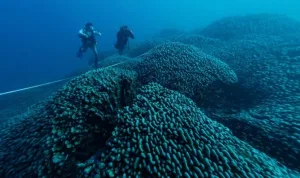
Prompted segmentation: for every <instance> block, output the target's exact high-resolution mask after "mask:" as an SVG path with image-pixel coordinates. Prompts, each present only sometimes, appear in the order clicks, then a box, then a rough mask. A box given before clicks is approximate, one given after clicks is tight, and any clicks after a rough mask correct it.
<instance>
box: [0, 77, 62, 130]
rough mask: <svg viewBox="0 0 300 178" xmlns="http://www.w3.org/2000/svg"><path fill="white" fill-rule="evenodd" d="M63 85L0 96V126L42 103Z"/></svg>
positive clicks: (58, 84)
mask: <svg viewBox="0 0 300 178" xmlns="http://www.w3.org/2000/svg"><path fill="white" fill-rule="evenodd" d="M65 83H66V82H61V83H57V84H53V85H51V86H43V87H38V88H34V89H30V90H25V91H21V92H16V93H11V94H7V95H2V96H0V125H1V124H2V123H5V122H7V121H10V120H11V119H12V117H14V116H17V115H19V114H22V113H24V112H26V111H27V110H28V107H30V106H32V105H34V104H36V103H38V102H40V101H43V100H44V99H46V98H47V97H48V96H50V95H52V94H53V93H55V92H56V91H57V90H58V89H59V88H61V87H62V86H63V85H64V84H65Z"/></svg>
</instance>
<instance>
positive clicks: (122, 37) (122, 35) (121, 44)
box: [115, 29, 134, 54]
mask: <svg viewBox="0 0 300 178" xmlns="http://www.w3.org/2000/svg"><path fill="white" fill-rule="evenodd" d="M128 38H132V39H134V35H133V33H132V32H131V31H130V30H128V29H122V30H120V31H119V32H118V34H117V43H116V44H115V48H116V49H118V50H119V53H120V54H122V52H123V50H124V48H125V46H126V44H127V42H128Z"/></svg>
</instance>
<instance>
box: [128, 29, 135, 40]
mask: <svg viewBox="0 0 300 178" xmlns="http://www.w3.org/2000/svg"><path fill="white" fill-rule="evenodd" d="M129 37H130V38H132V39H134V34H133V32H132V31H131V30H129Z"/></svg>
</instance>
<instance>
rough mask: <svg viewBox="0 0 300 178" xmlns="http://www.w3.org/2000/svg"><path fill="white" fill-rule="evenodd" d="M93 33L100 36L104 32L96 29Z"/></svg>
mask: <svg viewBox="0 0 300 178" xmlns="http://www.w3.org/2000/svg"><path fill="white" fill-rule="evenodd" d="M93 33H94V35H98V36H101V35H102V34H101V33H100V32H98V31H94V32H93Z"/></svg>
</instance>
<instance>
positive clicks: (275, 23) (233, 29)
mask: <svg viewBox="0 0 300 178" xmlns="http://www.w3.org/2000/svg"><path fill="white" fill-rule="evenodd" d="M299 31H300V23H299V22H298V21H296V20H293V19H291V18H289V17H287V16H285V15H278V14H254V15H246V16H234V17H227V18H223V19H221V20H218V21H216V22H214V23H212V24H211V25H209V26H208V27H206V28H205V29H203V30H202V31H201V34H202V35H204V36H208V37H211V38H219V39H223V40H228V39H233V38H239V37H242V36H244V35H249V34H264V35H284V34H286V33H297V32H299Z"/></svg>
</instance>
